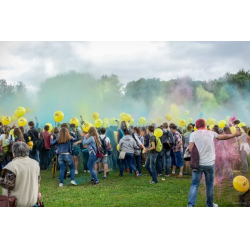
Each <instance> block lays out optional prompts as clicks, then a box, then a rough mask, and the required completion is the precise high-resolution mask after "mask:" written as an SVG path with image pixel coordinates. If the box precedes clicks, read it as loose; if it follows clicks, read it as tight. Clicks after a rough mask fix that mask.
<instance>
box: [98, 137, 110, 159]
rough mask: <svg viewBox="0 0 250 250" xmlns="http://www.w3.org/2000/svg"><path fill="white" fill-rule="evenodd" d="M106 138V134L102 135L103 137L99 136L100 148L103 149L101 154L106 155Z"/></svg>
mask: <svg viewBox="0 0 250 250" xmlns="http://www.w3.org/2000/svg"><path fill="white" fill-rule="evenodd" d="M99 137H100V136H99ZM106 138H107V137H106V136H104V138H103V139H102V138H101V137H100V141H101V143H102V149H103V154H104V155H106V154H107V151H108V149H107V144H106V142H105V139H106Z"/></svg>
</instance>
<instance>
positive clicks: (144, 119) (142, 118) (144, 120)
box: [139, 117, 146, 125]
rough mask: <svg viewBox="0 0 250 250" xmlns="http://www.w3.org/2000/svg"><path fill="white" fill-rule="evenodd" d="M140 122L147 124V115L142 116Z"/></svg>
mask: <svg viewBox="0 0 250 250" xmlns="http://www.w3.org/2000/svg"><path fill="white" fill-rule="evenodd" d="M139 122H140V124H142V125H144V124H146V118H145V117H141V118H140V119H139Z"/></svg>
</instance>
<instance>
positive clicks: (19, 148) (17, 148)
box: [12, 141, 30, 157]
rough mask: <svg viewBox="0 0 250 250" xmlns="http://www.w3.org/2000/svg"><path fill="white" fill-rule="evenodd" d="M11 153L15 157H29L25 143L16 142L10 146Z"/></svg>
mask: <svg viewBox="0 0 250 250" xmlns="http://www.w3.org/2000/svg"><path fill="white" fill-rule="evenodd" d="M12 152H13V155H15V157H26V156H29V153H30V148H29V146H28V145H27V144H26V143H25V142H22V141H20V142H16V143H14V144H13V145H12Z"/></svg>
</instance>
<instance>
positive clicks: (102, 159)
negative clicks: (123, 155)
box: [95, 155, 108, 164]
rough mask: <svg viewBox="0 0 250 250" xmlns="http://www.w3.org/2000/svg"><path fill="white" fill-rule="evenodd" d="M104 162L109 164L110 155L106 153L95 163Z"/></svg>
mask: <svg viewBox="0 0 250 250" xmlns="http://www.w3.org/2000/svg"><path fill="white" fill-rule="evenodd" d="M99 162H102V163H103V164H108V156H107V155H104V156H103V157H102V158H98V159H97V161H96V162H95V163H99Z"/></svg>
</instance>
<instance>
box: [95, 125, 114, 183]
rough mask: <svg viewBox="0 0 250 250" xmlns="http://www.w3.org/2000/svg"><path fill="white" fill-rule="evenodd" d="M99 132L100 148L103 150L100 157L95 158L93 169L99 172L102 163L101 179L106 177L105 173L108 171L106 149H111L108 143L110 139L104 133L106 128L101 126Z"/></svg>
mask: <svg viewBox="0 0 250 250" xmlns="http://www.w3.org/2000/svg"><path fill="white" fill-rule="evenodd" d="M100 132H101V135H100V141H101V143H102V148H103V150H104V153H103V157H102V158H98V159H97V161H96V165H95V171H96V173H97V170H98V173H101V171H100V170H101V168H102V164H103V167H104V175H103V179H106V178H107V173H108V149H111V144H110V139H109V138H108V137H107V136H106V135H105V132H106V129H105V128H101V129H100Z"/></svg>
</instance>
